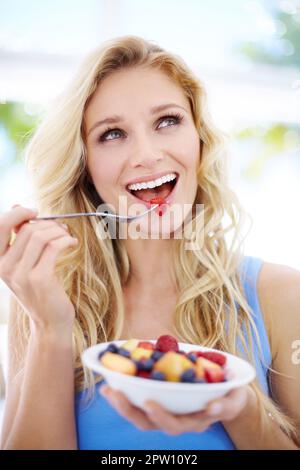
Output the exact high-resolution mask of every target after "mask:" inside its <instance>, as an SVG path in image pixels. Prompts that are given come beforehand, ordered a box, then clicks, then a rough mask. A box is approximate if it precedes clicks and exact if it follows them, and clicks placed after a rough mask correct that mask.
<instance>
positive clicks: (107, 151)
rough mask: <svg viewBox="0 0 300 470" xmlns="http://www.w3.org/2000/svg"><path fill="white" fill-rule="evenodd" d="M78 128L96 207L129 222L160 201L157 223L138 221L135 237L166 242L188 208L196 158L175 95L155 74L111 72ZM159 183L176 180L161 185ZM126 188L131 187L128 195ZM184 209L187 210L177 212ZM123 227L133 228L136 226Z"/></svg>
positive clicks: (189, 123) (184, 105)
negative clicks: (83, 131)
mask: <svg viewBox="0 0 300 470" xmlns="http://www.w3.org/2000/svg"><path fill="white" fill-rule="evenodd" d="M162 106H164V108H162ZM157 107H161V109H154V108H157ZM106 119H109V121H106V122H102V123H101V121H103V120H106ZM85 127H86V135H87V138H86V146H87V165H88V170H89V173H90V175H91V177H92V180H93V183H94V185H95V188H96V190H97V192H98V194H99V195H100V197H101V199H102V200H103V201H104V202H105V203H107V204H109V205H111V206H112V208H113V210H114V211H115V212H116V213H119V214H130V215H134V214H137V213H142V212H144V211H145V210H146V209H147V208H149V207H150V205H149V203H148V204H147V202H144V201H149V200H151V199H152V198H153V197H163V198H164V200H165V201H166V202H167V204H166V205H165V207H164V209H165V211H164V214H163V215H162V217H160V216H159V214H158V211H153V212H151V214H148V215H147V216H145V217H142V218H141V219H139V221H138V227H139V230H138V231H139V232H142V233H144V234H148V235H149V233H151V234H152V236H153V235H154V236H155V235H158V234H161V235H162V234H164V236H165V237H166V236H167V235H170V234H171V233H172V232H174V231H175V230H177V229H178V228H179V227H181V226H182V223H183V220H184V219H185V217H186V216H187V213H188V212H189V211H190V210H187V207H190V208H191V206H192V204H193V203H194V201H195V197H196V192H197V179H196V170H197V167H198V163H199V155H200V138H199V135H198V132H197V130H196V128H195V125H194V122H193V117H192V113H191V109H190V105H189V101H188V99H187V98H186V97H185V95H184V93H183V91H182V89H181V88H180V87H179V86H178V85H177V84H175V83H174V82H173V81H171V80H170V79H169V78H168V76H167V75H166V74H164V73H163V72H160V71H158V70H155V69H149V68H142V67H139V68H133V69H127V70H121V71H117V72H114V73H113V74H112V75H110V76H109V77H107V78H106V79H105V80H104V81H103V82H102V83H101V84H100V85H99V87H98V89H97V90H96V92H95V94H94V96H93V98H92V99H91V101H90V104H89V106H88V108H87V110H86V113H85ZM162 175H169V176H170V178H168V179H171V178H172V177H173V178H174V176H176V179H174V180H173V182H171V181H166V182H164V181H163V180H161V179H160V180H159V178H161V177H162ZM136 179H138V180H139V185H140V186H139V188H140V189H138V186H136V184H137V183H136V182H135V180H136ZM150 181H151V183H150ZM142 182H144V184H143V185H142ZM161 183H163V184H161ZM174 183H175V186H174ZM130 184H135V186H130V188H128V185H130ZM146 185H147V187H146ZM142 186H143V187H142ZM150 186H154V187H150ZM121 196H123V198H120V197H121ZM121 201H122V202H121ZM124 201H125V205H126V204H127V209H126V208H125V206H124ZM184 204H186V205H189V206H185V211H184ZM133 206H134V207H133ZM130 224H135V225H136V226H137V221H134V222H131V223H130ZM149 227H151V232H149Z"/></svg>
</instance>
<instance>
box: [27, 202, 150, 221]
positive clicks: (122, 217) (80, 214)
mask: <svg viewBox="0 0 300 470" xmlns="http://www.w3.org/2000/svg"><path fill="white" fill-rule="evenodd" d="M158 206H159V204H154V205H153V206H152V207H151V208H150V209H148V210H146V211H145V212H143V213H142V214H138V215H131V216H129V215H118V214H111V213H106V212H75V213H74V214H58V215H47V216H43V217H35V219H32V220H31V222H35V221H36V220H52V219H71V218H74V217H84V216H87V217H91V216H92V217H99V216H104V217H112V218H115V219H118V220H120V221H121V222H130V221H131V220H135V219H138V218H140V217H143V216H144V215H146V214H148V212H151V211H153V210H154V209H156V207H158Z"/></svg>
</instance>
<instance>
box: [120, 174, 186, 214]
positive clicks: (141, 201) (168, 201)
mask: <svg viewBox="0 0 300 470" xmlns="http://www.w3.org/2000/svg"><path fill="white" fill-rule="evenodd" d="M179 178H180V177H179V176H177V179H176V183H175V185H174V187H173V189H172V191H171V192H170V194H169V195H168V196H167V197H166V198H165V204H171V202H172V201H173V199H174V196H175V192H176V188H177V186H178V181H179ZM126 191H127V193H129V194H130V196H132V197H133V198H134V199H135V200H136V201H138V202H139V203H141V204H145V205H146V207H147V209H150V207H151V203H150V201H143V199H140V198H138V197H136V196H135V195H134V194H132V193H131V192H130V191H128V190H126ZM157 209H159V207H158V208H157Z"/></svg>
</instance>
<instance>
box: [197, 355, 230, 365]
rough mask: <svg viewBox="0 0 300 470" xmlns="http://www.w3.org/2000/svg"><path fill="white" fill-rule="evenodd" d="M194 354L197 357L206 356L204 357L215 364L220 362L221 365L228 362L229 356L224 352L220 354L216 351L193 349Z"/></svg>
mask: <svg viewBox="0 0 300 470" xmlns="http://www.w3.org/2000/svg"><path fill="white" fill-rule="evenodd" d="M193 354H195V355H196V356H197V357H204V359H208V360H209V361H212V362H214V363H215V364H219V366H221V367H223V366H224V365H225V364H226V360H227V357H226V356H224V354H220V353H217V352H214V351H193Z"/></svg>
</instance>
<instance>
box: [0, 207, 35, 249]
mask: <svg viewBox="0 0 300 470" xmlns="http://www.w3.org/2000/svg"><path fill="white" fill-rule="evenodd" d="M36 214H37V212H36V211H34V209H26V208H25V207H20V206H18V207H15V208H14V209H11V210H10V211H9V212H6V213H5V214H2V215H0V256H2V255H3V254H4V253H5V251H6V250H7V248H8V247H9V242H10V238H11V233H12V230H13V228H14V227H16V226H18V225H20V224H22V223H24V222H27V221H28V220H30V219H33V218H34V217H36Z"/></svg>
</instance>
